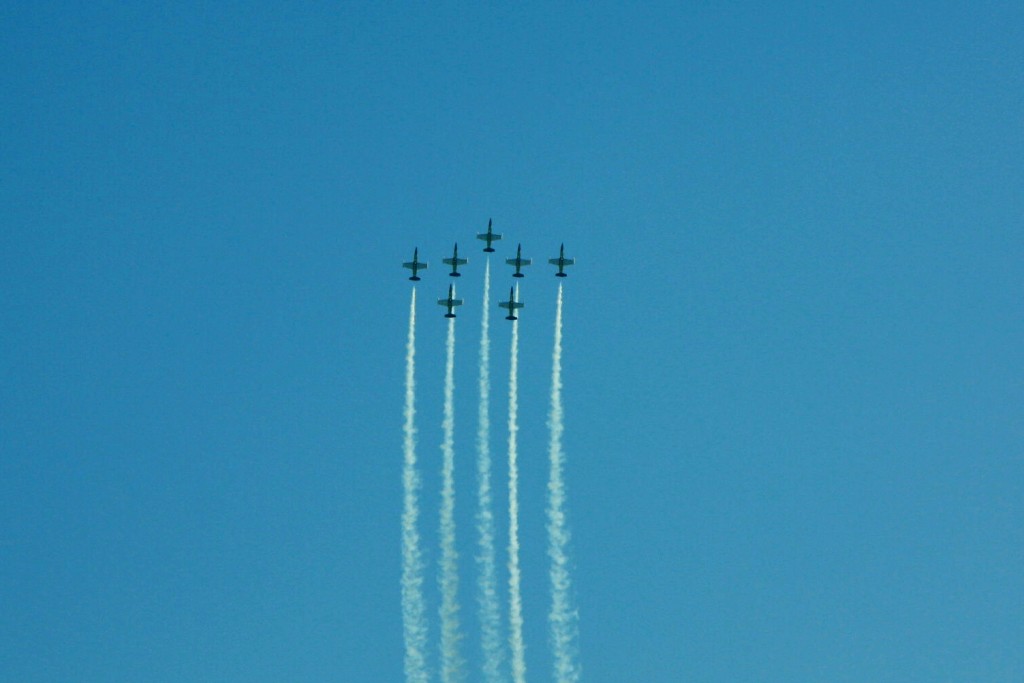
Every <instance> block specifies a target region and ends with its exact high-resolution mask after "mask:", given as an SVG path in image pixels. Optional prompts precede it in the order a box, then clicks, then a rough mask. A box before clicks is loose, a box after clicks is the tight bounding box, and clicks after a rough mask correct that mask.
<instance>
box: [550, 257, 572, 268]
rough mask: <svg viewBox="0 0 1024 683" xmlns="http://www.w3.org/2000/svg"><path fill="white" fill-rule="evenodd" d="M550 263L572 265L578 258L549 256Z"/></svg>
mask: <svg viewBox="0 0 1024 683" xmlns="http://www.w3.org/2000/svg"><path fill="white" fill-rule="evenodd" d="M548 263H550V264H551V265H553V266H571V265H572V264H574V263H576V259H571V258H567V259H556V258H549V259H548Z"/></svg>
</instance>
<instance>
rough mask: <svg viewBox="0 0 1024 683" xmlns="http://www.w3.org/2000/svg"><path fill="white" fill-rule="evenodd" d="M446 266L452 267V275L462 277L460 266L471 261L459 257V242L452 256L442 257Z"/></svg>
mask: <svg viewBox="0 0 1024 683" xmlns="http://www.w3.org/2000/svg"><path fill="white" fill-rule="evenodd" d="M441 261H442V262H443V263H444V264H445V265H446V266H451V267H452V272H450V273H448V274H449V275H450V276H452V277H462V273H460V272H459V266H464V265H466V264H467V263H469V259H464V258H459V243H458V242H456V243H455V251H454V252H453V253H452V257H451V258H446V259H441Z"/></svg>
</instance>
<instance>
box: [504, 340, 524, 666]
mask: <svg viewBox="0 0 1024 683" xmlns="http://www.w3.org/2000/svg"><path fill="white" fill-rule="evenodd" d="M511 358H512V360H511V365H510V368H509V375H508V589H509V615H508V621H509V629H510V631H511V633H510V637H509V640H510V642H511V645H512V680H513V681H514V683H524V681H525V680H526V653H525V649H526V648H525V645H524V644H523V604H522V597H521V596H520V592H519V469H518V467H519V466H518V464H517V463H516V458H517V453H516V449H517V443H516V442H517V438H518V437H517V432H518V431H519V416H518V413H519V380H518V377H517V375H518V372H519V321H518V320H513V321H512V356H511Z"/></svg>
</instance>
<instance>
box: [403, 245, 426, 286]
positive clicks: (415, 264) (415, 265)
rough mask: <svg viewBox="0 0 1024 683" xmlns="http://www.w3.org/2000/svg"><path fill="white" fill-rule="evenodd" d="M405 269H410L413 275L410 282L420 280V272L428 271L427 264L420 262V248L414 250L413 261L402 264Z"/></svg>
mask: <svg viewBox="0 0 1024 683" xmlns="http://www.w3.org/2000/svg"><path fill="white" fill-rule="evenodd" d="M402 267H403V268H408V269H409V270H411V271H412V275H411V276H410V277H409V279H410V280H419V279H420V276H419V275H417V274H416V272H417V271H419V270H426V269H427V264H426V262H424V261H420V248H419V247H416V248H415V249H413V250H412V261H409V262H407V263H403V264H402Z"/></svg>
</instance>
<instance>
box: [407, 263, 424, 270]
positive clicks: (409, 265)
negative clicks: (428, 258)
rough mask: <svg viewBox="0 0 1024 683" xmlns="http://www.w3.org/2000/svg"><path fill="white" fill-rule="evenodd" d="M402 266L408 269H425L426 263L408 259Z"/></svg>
mask: <svg viewBox="0 0 1024 683" xmlns="http://www.w3.org/2000/svg"><path fill="white" fill-rule="evenodd" d="M402 267H403V268H408V269H409V270H426V269H427V264H426V263H419V262H418V261H409V262H408V263H403V264H402Z"/></svg>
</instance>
